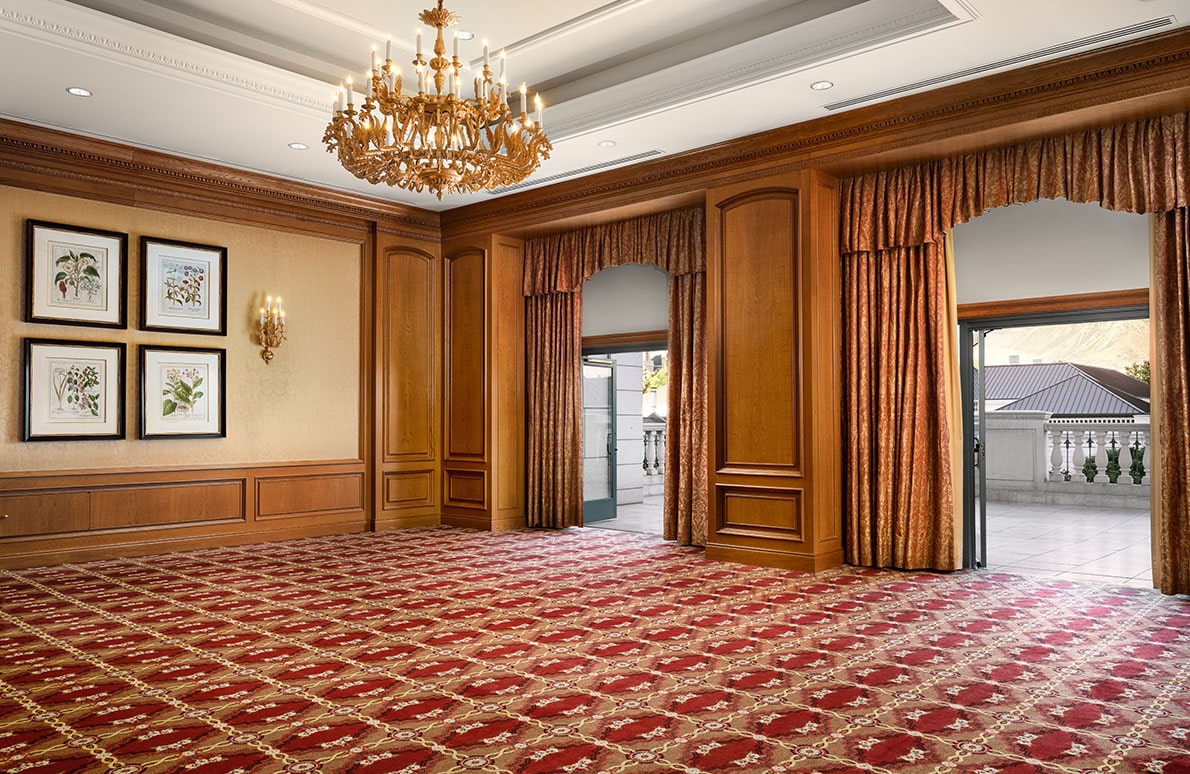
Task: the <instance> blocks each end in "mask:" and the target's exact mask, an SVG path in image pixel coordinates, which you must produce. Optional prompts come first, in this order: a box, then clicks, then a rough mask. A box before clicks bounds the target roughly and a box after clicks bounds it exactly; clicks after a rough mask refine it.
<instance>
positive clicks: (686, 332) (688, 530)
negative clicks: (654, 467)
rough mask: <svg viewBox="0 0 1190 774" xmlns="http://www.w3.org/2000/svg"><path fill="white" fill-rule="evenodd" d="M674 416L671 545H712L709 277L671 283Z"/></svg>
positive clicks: (668, 446)
mask: <svg viewBox="0 0 1190 774" xmlns="http://www.w3.org/2000/svg"><path fill="white" fill-rule="evenodd" d="M669 286H670V289H669V388H668V389H669V405H670V406H678V407H680V410H678V411H673V410H671V411H670V412H669V416H668V417H667V418H666V421H665V519H664V536H665V539H666V540H676V541H677V542H678V543H680V544H682V545H695V546H705V545H706V544H707V372H706V371H707V350H706V347H707V339H706V297H705V295H704V292H705V286H706V275H705V274H703V273H701V272H696V273H689V274H677V275H674V276H673V277H671V278H670V281H669Z"/></svg>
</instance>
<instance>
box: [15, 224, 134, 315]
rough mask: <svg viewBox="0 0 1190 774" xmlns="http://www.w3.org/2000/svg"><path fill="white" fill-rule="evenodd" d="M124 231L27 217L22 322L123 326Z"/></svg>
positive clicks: (125, 295)
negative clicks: (23, 315) (23, 313)
mask: <svg viewBox="0 0 1190 774" xmlns="http://www.w3.org/2000/svg"><path fill="white" fill-rule="evenodd" d="M127 298H128V235H127V234H125V233H123V232H120V231H106V230H103V229H98V228H88V227H86V226H72V225H69V224H66V223H54V222H51V221H47V220H33V219H28V220H26V221H25V310H24V311H25V322H31V323H48V324H50V325H82V326H89V327H94V328H127V327H128V315H127Z"/></svg>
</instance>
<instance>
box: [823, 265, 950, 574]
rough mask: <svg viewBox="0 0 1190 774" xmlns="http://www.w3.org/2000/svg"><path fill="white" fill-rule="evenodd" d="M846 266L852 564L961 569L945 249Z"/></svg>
mask: <svg viewBox="0 0 1190 774" xmlns="http://www.w3.org/2000/svg"><path fill="white" fill-rule="evenodd" d="M843 269H844V280H843V282H844V284H843V288H844V297H845V298H846V299H847V303H846V304H845V307H846V309H847V313H846V317H847V319H846V332H845V336H846V343H847V364H848V374H847V381H846V394H847V402H846V406H847V419H848V421H847V430H848V433H847V442H848V443H847V445H848V448H849V449H850V450H851V452H852V453H851V457H850V460H849V463H850V464H849V472H848V476H847V487H848V490H847V501H848V506H849V507H848V523H847V527H848V529H847V534H846V552H847V561H848V562H849V563H851V564H860V565H868V566H875V567H900V568H903V569H935V570H954V569H957V568H958V567H959V564H960V562H961V558H962V557H961V555H960V554H959V553H958V552H957V550H956V545H957V529H956V527H957V525H956V521H955V514H956V508H957V506H956V503H957V501H958V499H957V497H956V493H955V487H954V480H955V476H954V474H955V472H956V471H954V470H953V469H952V463H953V454H952V453H951V452H952V449H951V444H952V439H953V437H954V436H955V434H957V433H958V431H959V429H960V428H958V427H954V426H953V425H952V424H951V416H952V414H953V412H952V410H951V408H950V404H949V402H948V401H952V400H954V399H955V398H956V397H957V396H954V395H952V394H951V391H950V389H949V385H950V383H951V379H950V375H951V372H952V371H951V368H952V364H953V357H951V355H950V353H949V351H948V344H949V342H950V339H949V335H948V333H947V330H946V326H947V322H948V320H950V314H949V312H948V310H947V304H948V302H949V299H950V294H949V290H948V282H947V272H946V255H945V250H944V249H943V247H942V245H938V244H933V243H930V244H924V245H918V246H914V247H896V248H890V249H886V250H878V251H874V252H858V253H851V254H849V255H848V256H847V260H846V263H845V264H844V267H843Z"/></svg>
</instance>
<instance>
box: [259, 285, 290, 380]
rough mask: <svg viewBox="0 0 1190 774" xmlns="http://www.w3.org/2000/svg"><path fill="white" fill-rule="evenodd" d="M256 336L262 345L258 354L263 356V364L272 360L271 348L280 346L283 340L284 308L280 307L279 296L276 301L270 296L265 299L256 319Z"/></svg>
mask: <svg viewBox="0 0 1190 774" xmlns="http://www.w3.org/2000/svg"><path fill="white" fill-rule="evenodd" d="M256 336H257V338H258V339H259V340H260V345H261V346H262V347H264V349H263V350H261V353H260V356H261V357H262V358H264V362H265V364H268V363H271V362H273V349H274V348H276V347H279V346H281V342H282V341H284V340H285V310H284V309H282V308H281V297H280V296H278V297H277V300H276V302H274V301H273V297H272V296H269V297H267V298H266V299H265V302H264V307H263V308H262V309H261V310H260V319H258V320H257V321H256Z"/></svg>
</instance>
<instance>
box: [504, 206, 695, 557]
mask: <svg viewBox="0 0 1190 774" xmlns="http://www.w3.org/2000/svg"><path fill="white" fill-rule="evenodd" d="M705 232H706V225H705V215H704V213H703V210H702V209H701V208H694V209H688V210H674V211H672V212H662V213H658V214H656V215H648V216H645V217H642V218H634V219H632V220H626V221H620V222H618V223H610V224H607V225H604V226H596V227H592V228H587V229H581V230H578V231H570V232H566V233H562V234H552V235H549V236H545V237H540V238H536V239H530V240H528V241H526V242H525V280H524V294H525V296H526V300H525V301H526V317H525V322H526V333H525V339H526V347H527V348H528V357H527V358H526V360H527V369H526V370H527V382H528V384H527V387H528V389H527V398H526V399H527V402H528V405H527V414H528V425H529V427H528V439H529V448H528V453H529V461H528V469H529V493H528V496H529V504H528V511H529V526H534V527H568V526H581V525H582V508H583V495H582V427H581V423H582V393H581V390H582V385H581V369H580V365H579V357H580V355H581V352H582V325H581V322H580V321H581V311H580V310H581V306H580V302H579V299H580V298H581V289H582V284H583V282H584V281H585V280H588V279H590V278H591V277H592V276H593V275H594V274H595V273H596V272H598V271H600V270H602V269H606V268H609V267H611V266H621V265H624V264H628V263H640V264H645V265H648V266H656V267H658V268H660V269H663V270H664V271H666V272H668V273H669V275H670V351H669V368H670V387H669V390H670V392H669V417H668V419H667V422H666V451H665V455H666V470H665V524H666V527H665V529H666V536H667V537H669V536H670V525H671V524H672V525H673V531H674V537H671V538H670V539H676V540H677V541H678V542H679V543H684V544H693V545H705V544H706V514H707V502H706V497H707V494H706V477H707V470H706V425H707V407H706V394H707V387H706V333H705V330H706V302H705V299H704V297H703V293H704V290H703V287H704V276H705V271H706V256H705V251H704V237H705ZM543 298H545V299H553V300H551V301H550V302H549V303H548V304H545V305H544V306H543V305H541V304H537V303H535V300H536V299H543ZM560 298H569V299H571V302H570V304H571V306H570V307H569V310H570V311H569V312H567V311H563V309H562V307H563V306H564V304H563V302H562V301H560V300H557V299H560ZM558 369H560V370H563V371H565V372H566V376H565V378H563V377H562V376H558V375H557V374H556V373H554V371H555V370H558ZM678 375H680V378H678ZM567 379H573V384H570V383H569V382H566V380H567ZM572 399H573V407H571V405H570V401H571V400H572Z"/></svg>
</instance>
